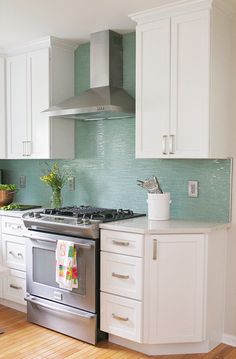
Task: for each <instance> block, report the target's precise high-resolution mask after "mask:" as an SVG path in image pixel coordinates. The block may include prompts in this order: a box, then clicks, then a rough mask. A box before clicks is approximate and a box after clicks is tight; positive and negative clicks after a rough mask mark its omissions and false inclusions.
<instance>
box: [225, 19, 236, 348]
mask: <svg viewBox="0 0 236 359" xmlns="http://www.w3.org/2000/svg"><path fill="white" fill-rule="evenodd" d="M233 44H234V49H233V54H232V79H233V84H232V87H233V88H232V94H233V96H232V107H233V116H232V131H231V133H232V153H233V187H232V226H231V229H230V231H229V239H228V255H227V269H226V271H227V272H226V278H227V279H226V303H225V329H224V332H225V333H226V334H228V335H232V336H235V338H232V339H234V340H235V343H232V344H235V345H236V17H235V19H234V29H233Z"/></svg>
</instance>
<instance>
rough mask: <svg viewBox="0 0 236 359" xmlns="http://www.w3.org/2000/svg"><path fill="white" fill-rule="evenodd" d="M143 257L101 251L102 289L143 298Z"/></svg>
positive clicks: (129, 296) (139, 298)
mask: <svg viewBox="0 0 236 359" xmlns="http://www.w3.org/2000/svg"><path fill="white" fill-rule="evenodd" d="M142 276H143V259H142V258H137V257H129V256H124V255H120V254H113V253H107V252H101V290H102V291H104V292H108V293H112V294H118V295H121V296H123V297H128V298H133V299H138V300H142V289H143V278H142Z"/></svg>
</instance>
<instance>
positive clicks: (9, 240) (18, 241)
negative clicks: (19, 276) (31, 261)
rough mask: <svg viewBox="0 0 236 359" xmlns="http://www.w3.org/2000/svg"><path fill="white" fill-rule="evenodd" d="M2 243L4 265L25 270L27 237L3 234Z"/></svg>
mask: <svg viewBox="0 0 236 359" xmlns="http://www.w3.org/2000/svg"><path fill="white" fill-rule="evenodd" d="M2 244H3V263H4V265H5V266H7V267H9V268H12V269H18V270H23V271H25V239H24V238H21V237H17V236H11V235H8V234H3V235H2Z"/></svg>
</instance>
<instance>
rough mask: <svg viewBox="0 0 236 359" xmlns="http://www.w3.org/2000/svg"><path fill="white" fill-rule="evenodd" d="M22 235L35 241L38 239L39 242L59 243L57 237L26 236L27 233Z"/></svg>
mask: <svg viewBox="0 0 236 359" xmlns="http://www.w3.org/2000/svg"><path fill="white" fill-rule="evenodd" d="M22 237H24V238H28V239H32V240H33V241H37V242H50V243H57V240H56V239H43V238H38V237H31V236H26V235H23V236H22Z"/></svg>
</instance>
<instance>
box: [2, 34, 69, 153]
mask: <svg viewBox="0 0 236 359" xmlns="http://www.w3.org/2000/svg"><path fill="white" fill-rule="evenodd" d="M74 49H75V46H74V45H73V46H72V45H67V44H65V43H64V42H62V43H61V42H60V41H59V40H58V39H55V38H51V37H50V38H46V39H45V40H44V41H41V42H39V43H37V42H35V43H34V44H33V45H31V46H30V47H29V50H28V51H26V50H25V48H24V52H23V53H21V51H20V53H19V54H12V53H14V51H11V54H8V55H7V58H6V63H7V134H8V136H7V157H8V158H16V159H17V158H73V157H74V120H67V119H63V118H56V119H50V118H49V117H48V116H46V115H44V114H42V111H44V110H46V109H47V108H48V107H49V106H51V105H53V104H56V103H58V102H60V101H63V100H65V99H67V98H68V97H71V96H73V95H74ZM17 52H19V50H18V51H17Z"/></svg>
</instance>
